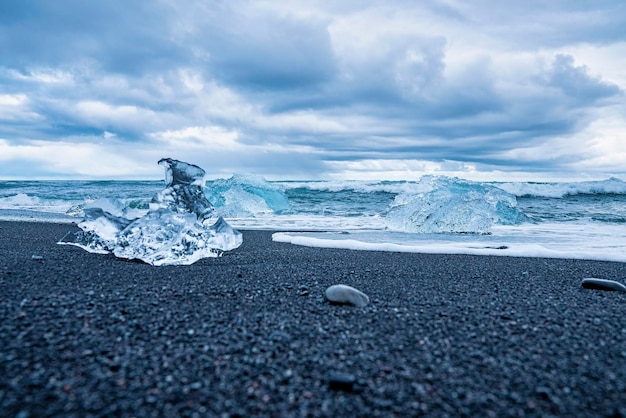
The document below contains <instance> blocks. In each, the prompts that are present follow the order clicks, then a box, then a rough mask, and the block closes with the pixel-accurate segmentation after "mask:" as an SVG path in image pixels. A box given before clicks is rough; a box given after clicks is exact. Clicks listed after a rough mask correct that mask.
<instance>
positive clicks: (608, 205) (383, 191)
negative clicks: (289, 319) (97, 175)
mask: <svg viewBox="0 0 626 418" xmlns="http://www.w3.org/2000/svg"><path fill="white" fill-rule="evenodd" d="M163 187H164V182H163V181H0V219H2V220H28V221H39V222H66V223H71V222H76V223H78V222H80V221H81V219H82V217H83V209H84V208H85V207H89V206H98V207H103V208H106V207H107V205H109V206H111V205H112V206H117V207H124V208H125V210H126V211H127V212H126V213H129V214H130V215H131V216H132V215H133V214H134V215H136V216H137V217H138V216H141V215H142V214H143V213H146V212H147V211H148V208H149V204H150V201H151V199H152V196H154V195H155V194H156V193H158V192H159V191H160V190H162V189H163ZM204 191H205V195H206V196H207V198H208V199H209V201H210V202H211V203H212V204H213V205H214V206H215V207H216V209H217V211H218V213H219V214H220V215H222V216H224V217H225V218H226V220H227V221H228V223H229V224H230V225H232V226H233V227H235V228H238V229H244V230H245V229H267V230H273V231H276V233H274V235H273V239H274V240H275V241H281V242H288V243H292V244H295V245H306V246H316V247H327V248H348V249H353V250H380V251H396V252H426V253H446V254H478V255H481V254H483V255H502V256H536V257H557V258H572V259H594V260H609V261H620V262H626V182H624V181H623V180H621V179H618V178H610V179H606V180H601V181H588V182H570V183H557V182H545V183H537V182H473V181H469V180H463V179H459V178H451V177H438V176H423V177H422V178H420V179H419V180H416V181H380V182H376V181H272V182H270V181H266V180H265V179H263V178H262V177H258V176H254V175H235V176H233V177H231V178H227V179H214V180H207V181H206V184H205V189H204ZM59 238H61V237H59Z"/></svg>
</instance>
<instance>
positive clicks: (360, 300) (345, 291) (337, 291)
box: [326, 284, 370, 308]
mask: <svg viewBox="0 0 626 418" xmlns="http://www.w3.org/2000/svg"><path fill="white" fill-rule="evenodd" d="M326 299H328V300H329V301H330V302H332V303H343V304H346V303H350V304H352V305H355V306H358V307H360V308H362V307H364V306H367V304H368V303H370V298H369V297H368V296H367V295H366V294H365V293H363V292H361V291H360V290H357V289H355V288H354V287H351V286H348V285H345V284H336V285H334V286H330V287H329V288H328V289H326Z"/></svg>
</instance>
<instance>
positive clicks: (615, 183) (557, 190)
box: [274, 175, 626, 198]
mask: <svg viewBox="0 0 626 418" xmlns="http://www.w3.org/2000/svg"><path fill="white" fill-rule="evenodd" d="M433 178H441V179H446V181H448V182H457V183H459V184H463V183H466V182H468V181H469V180H465V179H461V178H456V177H446V176H432V175H425V176H423V177H421V178H420V179H419V180H415V181H410V180H406V181H360V180H342V181H340V180H330V181H321V180H319V181H318V180H314V181H282V182H275V183H274V184H277V185H280V186H281V187H282V188H283V189H284V190H293V189H305V190H314V191H327V192H344V191H351V192H356V193H379V192H383V193H392V194H398V195H399V194H412V193H413V194H417V193H425V192H428V191H429V190H430V189H429V188H430V187H431V181H432V179H433ZM473 183H476V184H482V185H489V186H495V187H498V188H499V189H502V190H504V191H505V192H507V193H510V194H512V195H515V196H517V197H547V198H561V197H566V196H574V195H591V194H613V195H615V194H618V195H621V194H624V195H626V182H624V181H623V180H621V179H619V178H616V177H611V178H609V179H606V180H596V181H582V182H545V183H539V182H473Z"/></svg>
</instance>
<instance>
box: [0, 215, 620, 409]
mask: <svg viewBox="0 0 626 418" xmlns="http://www.w3.org/2000/svg"><path fill="white" fill-rule="evenodd" d="M73 228H75V227H74V226H72V225H55V224H35V223H21V222H0V415H2V416H16V417H22V418H25V417H40V416H63V417H72V416H75V417H79V416H80V417H82V416H176V415H180V416H237V415H238V416H338V417H339V416H341V417H349V416H394V415H395V416H422V415H423V416H432V417H442V416H476V417H478V416H481V417H482V416H497V417H505V416H542V417H545V416H576V417H601V416H618V417H619V416H622V417H624V416H626V315H625V314H626V293H617V292H608V291H599V290H588V289H583V288H582V287H581V280H582V279H583V278H585V277H599V278H605V279H614V280H618V281H621V282H622V283H624V282H626V264H624V263H610V262H592V261H581V260H556V259H538V258H537V259H531V258H509V257H486V256H483V257H476V256H458V255H455V256H448V255H422V254H398V253H380V252H356V251H345V250H326V249H312V248H305V247H297V246H292V245H289V244H281V243H274V242H272V241H271V233H269V232H245V233H244V244H243V246H242V247H241V248H240V249H238V250H236V251H233V252H230V253H228V254H226V255H225V256H224V257H222V258H217V259H205V260H201V261H200V262H198V263H196V264H194V265H192V266H184V267H151V266H148V265H146V264H142V263H138V262H129V261H124V260H119V259H116V258H115V257H113V256H110V255H98V254H90V253H87V252H85V251H83V250H81V249H79V248H76V247H71V246H61V245H57V244H56V243H55V242H56V241H57V240H58V239H60V238H61V237H62V236H63V235H64V234H65V232H67V231H68V230H70V229H73ZM33 255H35V256H41V257H43V258H42V259H33V258H32V256H33ZM338 283H345V284H349V285H352V286H355V287H357V288H359V289H361V290H362V291H364V292H365V293H367V294H368V295H369V296H370V298H371V299H372V303H371V304H370V305H369V306H367V307H366V308H362V309H361V308H354V307H349V306H333V305H330V304H329V303H328V302H326V301H325V300H324V299H323V297H322V295H323V292H324V290H325V289H326V287H328V286H330V285H332V284H338ZM337 373H343V375H337ZM333 375H335V376H333ZM352 378H354V382H352V381H351V379H352ZM342 379H343V381H342ZM334 380H336V381H334Z"/></svg>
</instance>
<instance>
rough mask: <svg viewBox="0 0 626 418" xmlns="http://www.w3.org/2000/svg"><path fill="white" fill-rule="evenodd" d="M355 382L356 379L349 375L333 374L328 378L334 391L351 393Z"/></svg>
mask: <svg viewBox="0 0 626 418" xmlns="http://www.w3.org/2000/svg"><path fill="white" fill-rule="evenodd" d="M355 382H356V378H355V377H354V375H352V374H349V373H341V372H332V373H330V375H329V376H328V387H329V388H330V389H332V390H343V391H346V392H351V391H352V390H353V389H354V383H355Z"/></svg>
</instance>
